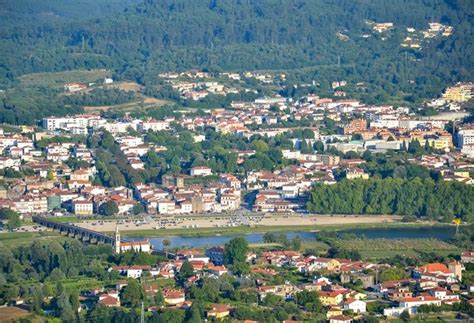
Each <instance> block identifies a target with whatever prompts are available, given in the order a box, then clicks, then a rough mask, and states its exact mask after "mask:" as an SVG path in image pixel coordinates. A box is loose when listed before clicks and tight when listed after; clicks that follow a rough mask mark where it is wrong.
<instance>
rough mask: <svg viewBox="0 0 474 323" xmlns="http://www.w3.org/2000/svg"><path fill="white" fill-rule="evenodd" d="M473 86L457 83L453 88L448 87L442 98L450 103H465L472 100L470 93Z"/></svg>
mask: <svg viewBox="0 0 474 323" xmlns="http://www.w3.org/2000/svg"><path fill="white" fill-rule="evenodd" d="M473 89H474V84H472V83H458V84H456V85H455V86H452V87H449V88H447V89H446V91H445V92H444V94H443V98H444V99H445V100H447V101H452V102H466V101H469V100H470V99H472V92H473Z"/></svg>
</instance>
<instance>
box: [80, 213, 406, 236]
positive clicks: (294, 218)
mask: <svg viewBox="0 0 474 323" xmlns="http://www.w3.org/2000/svg"><path fill="white" fill-rule="evenodd" d="M248 220H249V223H250V226H259V227H265V226H268V227H275V226H277V227H282V228H283V227H285V226H287V227H290V226H292V227H294V226H302V227H304V226H315V225H318V226H319V225H328V226H329V225H332V226H334V225H350V224H354V225H355V224H375V223H393V222H399V221H400V217H397V216H382V215H377V216H321V215H318V216H307V215H305V216H299V215H287V216H283V215H267V216H260V217H257V216H252V217H248ZM76 225H78V226H81V227H83V228H87V229H91V230H94V231H98V232H112V231H114V230H115V227H116V226H117V225H118V228H119V230H120V231H145V230H156V231H159V230H162V229H163V228H166V229H189V231H190V232H192V231H193V230H195V229H199V228H216V229H217V228H232V227H238V226H240V225H241V223H240V222H239V219H236V218H232V217H224V216H223V217H202V218H197V217H193V218H191V217H190V218H167V219H158V218H153V219H152V221H150V222H148V223H140V222H132V221H130V222H126V221H121V220H119V221H114V220H112V221H111V220H109V221H106V222H104V221H99V220H91V221H85V222H82V223H77V224H76Z"/></svg>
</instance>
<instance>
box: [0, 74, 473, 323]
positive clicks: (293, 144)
mask: <svg viewBox="0 0 474 323" xmlns="http://www.w3.org/2000/svg"><path fill="white" fill-rule="evenodd" d="M183 74H184V75H185V76H186V77H187V78H188V79H191V80H192V79H193V78H198V79H200V78H208V77H209V75H207V74H206V73H204V72H187V73H183ZM183 74H181V75H180V74H176V73H165V74H163V75H162V77H165V78H167V79H168V80H169V82H170V83H171V84H172V86H173V87H174V88H176V89H177V90H178V91H179V92H180V93H181V95H182V96H183V98H185V99H186V100H198V99H199V98H201V97H203V96H205V95H207V93H217V92H223V93H224V92H226V91H232V89H228V88H226V87H224V86H221V85H219V83H218V82H201V81H199V80H198V81H196V82H190V81H186V82H182V81H179V79H180V77H182V76H183ZM249 76H251V77H256V78H258V79H259V80H260V81H261V82H262V81H263V82H271V76H270V75H266V76H265V75H254V74H247V77H249ZM224 77H229V78H232V79H238V78H239V77H240V74H231V73H227V74H225V75H224ZM279 77H282V76H281V75H280V76H279ZM105 82H108V83H111V82H113V81H112V80H106V81H105ZM345 85H346V83H345V81H338V82H334V83H333V84H332V87H333V89H334V90H335V92H337V93H339V94H338V96H339V95H340V94H341V91H340V90H338V88H339V87H343V86H345ZM85 88H86V87H82V86H81V84H72V83H68V84H66V85H65V87H64V89H65V91H67V92H70V91H82V90H84V89H85ZM473 89H474V85H473V84H472V83H462V84H456V85H455V86H453V87H450V88H448V89H446V91H445V92H444V93H443V94H442V95H441V96H440V98H437V99H434V100H433V101H431V102H429V103H428V104H430V106H436V107H439V108H440V109H445V111H447V112H446V113H447V114H446V115H448V114H449V113H451V112H453V110H454V111H455V113H456V112H459V110H460V109H459V105H462V104H463V103H465V102H467V101H469V100H470V99H471V98H472V95H473ZM223 95H225V94H223ZM452 106H454V107H455V108H454V109H451V108H450V107H452ZM206 142H212V144H208V145H206ZM0 147H1V152H2V157H0V170H1V171H2V174H3V177H2V183H3V186H2V187H1V190H0V209H3V210H9V212H14V213H16V214H18V215H19V218H20V220H21V221H23V222H24V223H31V220H32V219H33V222H35V216H36V217H37V216H41V218H44V219H52V221H56V220H60V219H61V218H64V219H66V221H69V222H77V224H74V223H69V224H66V226H70V227H78V228H84V230H94V231H91V232H95V231H100V232H104V233H107V232H110V231H113V230H114V231H115V236H114V238H113V239H112V238H110V240H111V241H113V242H112V248H113V253H114V254H115V257H124V256H121V255H127V254H128V255H130V254H132V255H138V254H142V255H145V256H140V257H145V258H144V259H148V258H146V257H155V258H152V259H160V260H159V261H155V260H152V261H148V260H147V261H145V263H147V264H146V265H145V264H144V262H143V260H141V261H137V260H133V259H132V260H128V261H123V259H126V258H118V259H122V260H119V261H117V262H115V263H114V262H108V263H107V265H106V266H107V267H106V268H104V270H105V271H104V272H105V273H106V274H107V275H108V276H109V277H110V278H109V280H108V281H109V282H111V283H107V284H103V283H102V284H99V286H98V287H97V288H94V289H89V290H88V289H84V288H82V289H81V290H80V297H81V298H80V299H81V301H80V303H79V305H77V306H79V307H78V309H86V310H91V309H92V308H94V306H97V305H100V306H103V307H107V308H108V307H112V308H119V307H121V306H130V304H131V303H136V302H138V301H137V300H136V299H134V298H133V297H134V296H131V295H130V293H131V292H129V291H130V290H131V289H132V287H130V286H131V285H132V286H134V287H133V288H138V289H139V290H141V291H142V292H143V297H141V298H140V297H138V298H139V299H140V300H141V301H142V303H141V304H142V305H141V306H142V313H143V311H145V312H148V313H155V312H156V313H161V314H159V315H164V314H163V313H170V312H168V311H169V310H171V309H181V310H183V311H185V312H186V311H190V310H191V309H192V308H193V302H195V301H196V300H197V299H205V301H206V304H208V305H207V306H206V307H205V311H204V313H205V314H203V315H205V317H206V318H207V319H208V320H211V321H213V320H221V319H225V318H233V319H237V320H239V319H248V317H249V316H248V314H245V313H242V311H243V310H242V309H241V308H240V309H239V307H235V305H233V304H235V302H237V303H238V302H243V303H245V304H247V305H248V304H253V303H256V304H257V306H258V305H259V304H260V306H264V307H267V308H272V307H273V308H276V307H277V306H278V304H280V305H282V304H293V305H291V306H290V305H288V306H287V305H285V306H284V307H283V308H284V310H281V309H280V310H279V311H277V313H276V314H275V315H276V317H277V320H281V321H285V322H290V321H291V320H298V319H303V320H304V319H310V320H311V319H317V320H320V321H321V320H323V321H324V320H327V321H329V322H331V323H340V322H354V321H360V320H364V319H369V318H372V319H373V318H375V317H377V318H381V317H385V318H406V317H410V315H417V314H420V313H431V312H437V310H436V308H440V309H441V308H442V309H444V310H445V309H447V308H448V309H449V310H451V311H459V312H460V313H464V314H462V315H465V314H466V315H472V313H473V309H472V307H473V306H474V301H473V299H471V298H470V295H471V294H470V293H471V292H473V291H474V281H473V280H472V279H471V278H469V279H468V280H467V281H466V279H464V280H463V272H464V271H465V270H466V268H468V270H469V271H470V270H471V269H472V263H474V254H473V253H472V252H470V251H463V252H462V254H461V253H460V256H458V257H457V258H452V257H451V256H449V257H444V258H441V259H439V258H433V257H431V256H427V255H424V256H423V257H424V258H423V257H421V256H420V258H418V260H417V262H416V263H410V264H405V265H404V266H401V267H400V264H395V262H394V260H393V259H396V258H393V259H385V260H384V261H381V259H379V260H377V261H374V260H370V259H367V260H364V259H363V258H362V257H361V255H360V254H359V253H358V251H355V252H353V253H349V254H344V253H342V254H341V253H339V254H338V253H336V254H334V253H333V254H331V250H333V249H334V248H336V249H337V247H334V245H332V243H334V242H332V243H331V242H328V241H325V243H326V244H327V245H326V246H327V247H328V248H329V247H331V249H329V250H326V251H327V252H325V251H324V250H316V249H309V250H308V249H306V250H305V251H303V249H302V247H301V241H300V240H299V238H294V239H293V240H291V241H289V240H288V239H287V238H281V237H279V236H278V235H273V236H272V234H266V235H265V236H264V241H265V243H268V244H263V247H249V246H248V245H247V243H246V242H242V241H240V243H243V245H244V246H243V247H242V250H245V254H244V255H243V256H241V257H240V258H239V259H238V260H237V259H233V258H232V257H234V258H235V257H237V256H236V255H235V254H232V255H229V251H228V250H229V249H230V248H231V245H230V244H231V242H232V241H234V240H231V241H230V242H228V243H226V244H225V246H214V247H212V248H191V249H183V248H180V247H179V246H177V247H175V248H172V249H170V250H166V246H165V243H164V242H162V244H163V246H162V248H161V249H160V248H157V246H156V245H153V244H152V243H151V242H150V240H149V239H148V238H146V239H141V240H140V239H138V240H137V239H122V238H123V237H122V236H121V231H122V230H125V231H126V232H129V231H128V230H134V229H137V230H140V229H144V228H145V227H146V228H147V229H152V230H156V231H162V230H169V229H173V228H182V229H189V230H195V229H198V228H201V227H216V228H223V227H239V226H248V227H255V226H268V225H277V224H276V223H275V222H274V221H277V222H278V225H283V226H285V225H286V226H288V225H291V224H295V221H298V223H299V225H305V224H306V225H311V224H313V223H314V222H313V221H317V222H318V223H319V222H320V221H323V222H322V223H324V220H320V218H321V217H320V216H318V215H315V214H313V213H314V212H313V211H314V210H313V209H309V208H308V205H310V204H311V202H310V199H311V194H312V193H311V191H312V189H313V188H314V187H315V186H316V187H319V186H321V187H325V186H330V185H335V184H337V183H339V182H341V181H342V182H348V181H349V182H350V181H369V180H370V179H371V177H373V176H375V175H374V173H373V171H372V170H371V169H370V168H369V167H366V166H367V165H368V163H370V160H371V159H372V158H373V156H385V158H391V157H390V156H392V157H393V156H397V154H400V153H404V154H408V158H407V160H406V162H407V163H409V164H413V165H415V166H414V167H420V168H419V169H427V171H428V172H432V173H436V174H439V179H440V180H441V181H445V182H459V183H460V184H462V185H468V186H470V185H472V184H473V183H474V178H473V177H472V175H473V173H472V170H473V168H474V161H473V158H474V125H473V124H469V123H464V124H463V123H460V122H459V123H456V121H455V120H454V121H453V120H452V119H451V120H448V119H447V118H446V119H443V118H426V117H422V116H420V115H418V114H416V113H413V112H412V111H411V110H410V109H409V108H402V107H399V108H394V107H392V106H374V105H366V104H364V103H363V102H359V101H358V100H351V99H349V98H347V97H346V98H344V99H342V100H335V99H331V98H323V97H319V96H316V95H306V96H303V97H301V98H300V99H298V100H291V99H287V98H284V97H280V96H275V97H267V98H258V99H255V100H254V101H250V102H232V103H231V105H230V106H229V107H228V108H226V109H207V110H202V111H200V112H199V113H195V112H193V111H192V110H188V111H186V110H184V111H181V113H180V114H175V113H171V114H169V115H166V114H163V115H162V116H161V117H151V116H144V117H134V116H133V114H128V113H127V114H125V115H124V116H123V117H120V118H109V117H107V116H106V115H101V114H78V115H71V116H65V117H55V116H50V117H46V118H44V119H42V120H41V122H40V123H39V125H38V127H31V126H22V127H13V126H11V127H7V128H5V129H4V130H2V132H1V136H0ZM181 149H184V150H187V151H188V153H190V154H187V153H184V152H183V151H182V150H181ZM267 164H268V166H267ZM394 172H395V171H394ZM336 218H337V217H334V218H330V219H331V221H336V220H334V219H336ZM373 219H377V221H379V222H380V221H381V219H383V221H384V222H397V221H400V218H393V217H382V216H377V217H373ZM76 220H77V221H76ZM403 220H404V221H405V218H404V219H403ZM347 221H349V220H348V219H345V216H344V218H343V222H342V223H347ZM356 221H359V220H356ZM360 221H362V220H360ZM407 221H413V219H408V220H407ZM10 222H11V221H10V219H9V218H7V220H6V221H4V224H5V225H4V226H3V230H4V231H6V230H9V231H10V232H20V231H26V232H28V231H33V232H34V231H41V230H44V228H43V227H42V226H41V225H35V223H33V225H26V226H20V225H17V226H15V225H13V224H12V223H10ZM51 223H54V222H51ZM331 223H338V222H331ZM355 223H359V222H355ZM40 224H41V223H40ZM50 228H54V226H53V227H50ZM101 234H102V233H98V235H101ZM76 237H77V236H76ZM100 237H101V236H98V238H97V239H100ZM104 237H106V236H104ZM83 238H84V237H83ZM88 238H89V241H91V240H90V239H93V238H94V237H93V236H89V237H88ZM106 239H109V238H106ZM236 239H237V240H238V239H239V238H236ZM281 239H283V242H282V240H281ZM340 239H343V238H340ZM244 241H245V240H244ZM343 241H344V240H343ZM359 242H360V241H359ZM275 243H276V244H275ZM321 243H322V242H321ZM431 243H434V242H431ZM439 243H440V244H441V248H444V247H445V245H444V242H439ZM447 248H448V249H449V248H450V247H447ZM242 250H240V252H242ZM457 250H461V251H462V249H457ZM467 250H469V249H467ZM135 257H138V256H135ZM156 257H158V258H156ZM183 268H185V269H183ZM469 277H471V276H470V275H469ZM229 280H230V281H232V282H233V283H232V284H233V285H234V286H238V287H232V288H231V289H232V293H230V294H226V293H220V294H221V296H215V295H214V296H212V295H213V294H212V293H213V292H212V290H214V289H216V292H215V293H218V294H219V290H221V292H222V288H224V287H223V284H224V282H225V281H229ZM237 281H239V282H240V283H238V284H237ZM466 282H467V283H466ZM137 286H138V287H137ZM196 286H200V288H203V290H204V289H205V288H210V289H211V290H206V292H204V294H203V295H201V296H196V295H198V294H199V292H198V291H197V290H196ZM203 286H212V287H203ZM127 288H128V289H127ZM206 293H210V294H206ZM306 298H307V300H305V301H302V299H306ZM145 300H146V302H145V303H146V304H145V305H146V306H144V305H143V302H144V301H145ZM6 301H8V302H11V300H6ZM23 302H25V300H24V299H23V298H22V297H21V296H17V297H16V298H15V300H14V301H13V304H16V305H21V304H23ZM136 304H138V303H136ZM136 304H135V305H136ZM466 304H467V305H466ZM36 306H39V307H40V308H44V307H45V306H46V303H44V302H43V301H41V302H40V305H36ZM292 306H293V307H294V306H296V308H293V307H292ZM466 306H467V307H466ZM46 307H47V306H46ZM310 313H313V314H310ZM314 313H317V315H316V314H314ZM150 315H151V314H150ZM166 315H168V314H166ZM258 315H260V316H258ZM265 315H268V313H265V312H261V313H259V314H255V318H256V319H255V320H256V321H266V320H267V319H269V318H268V317H267V318H265V317H266V316H265ZM314 315H316V316H314ZM460 315H461V314H460ZM289 320H290V321H289Z"/></svg>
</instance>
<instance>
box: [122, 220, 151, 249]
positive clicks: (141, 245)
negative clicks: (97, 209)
mask: <svg viewBox="0 0 474 323" xmlns="http://www.w3.org/2000/svg"><path fill="white" fill-rule="evenodd" d="M114 249H115V253H117V254H119V253H124V252H127V251H134V252H146V253H151V251H152V248H151V244H150V241H149V240H148V239H146V240H142V241H130V242H122V240H121V239H120V232H119V229H118V226H116V227H115V243H114Z"/></svg>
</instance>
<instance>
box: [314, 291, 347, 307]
mask: <svg viewBox="0 0 474 323" xmlns="http://www.w3.org/2000/svg"><path fill="white" fill-rule="evenodd" d="M319 299H320V301H321V303H322V304H323V305H324V306H331V305H332V306H336V305H339V304H341V303H342V301H343V300H344V295H343V294H342V293H341V292H339V291H331V292H323V291H321V292H319Z"/></svg>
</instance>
